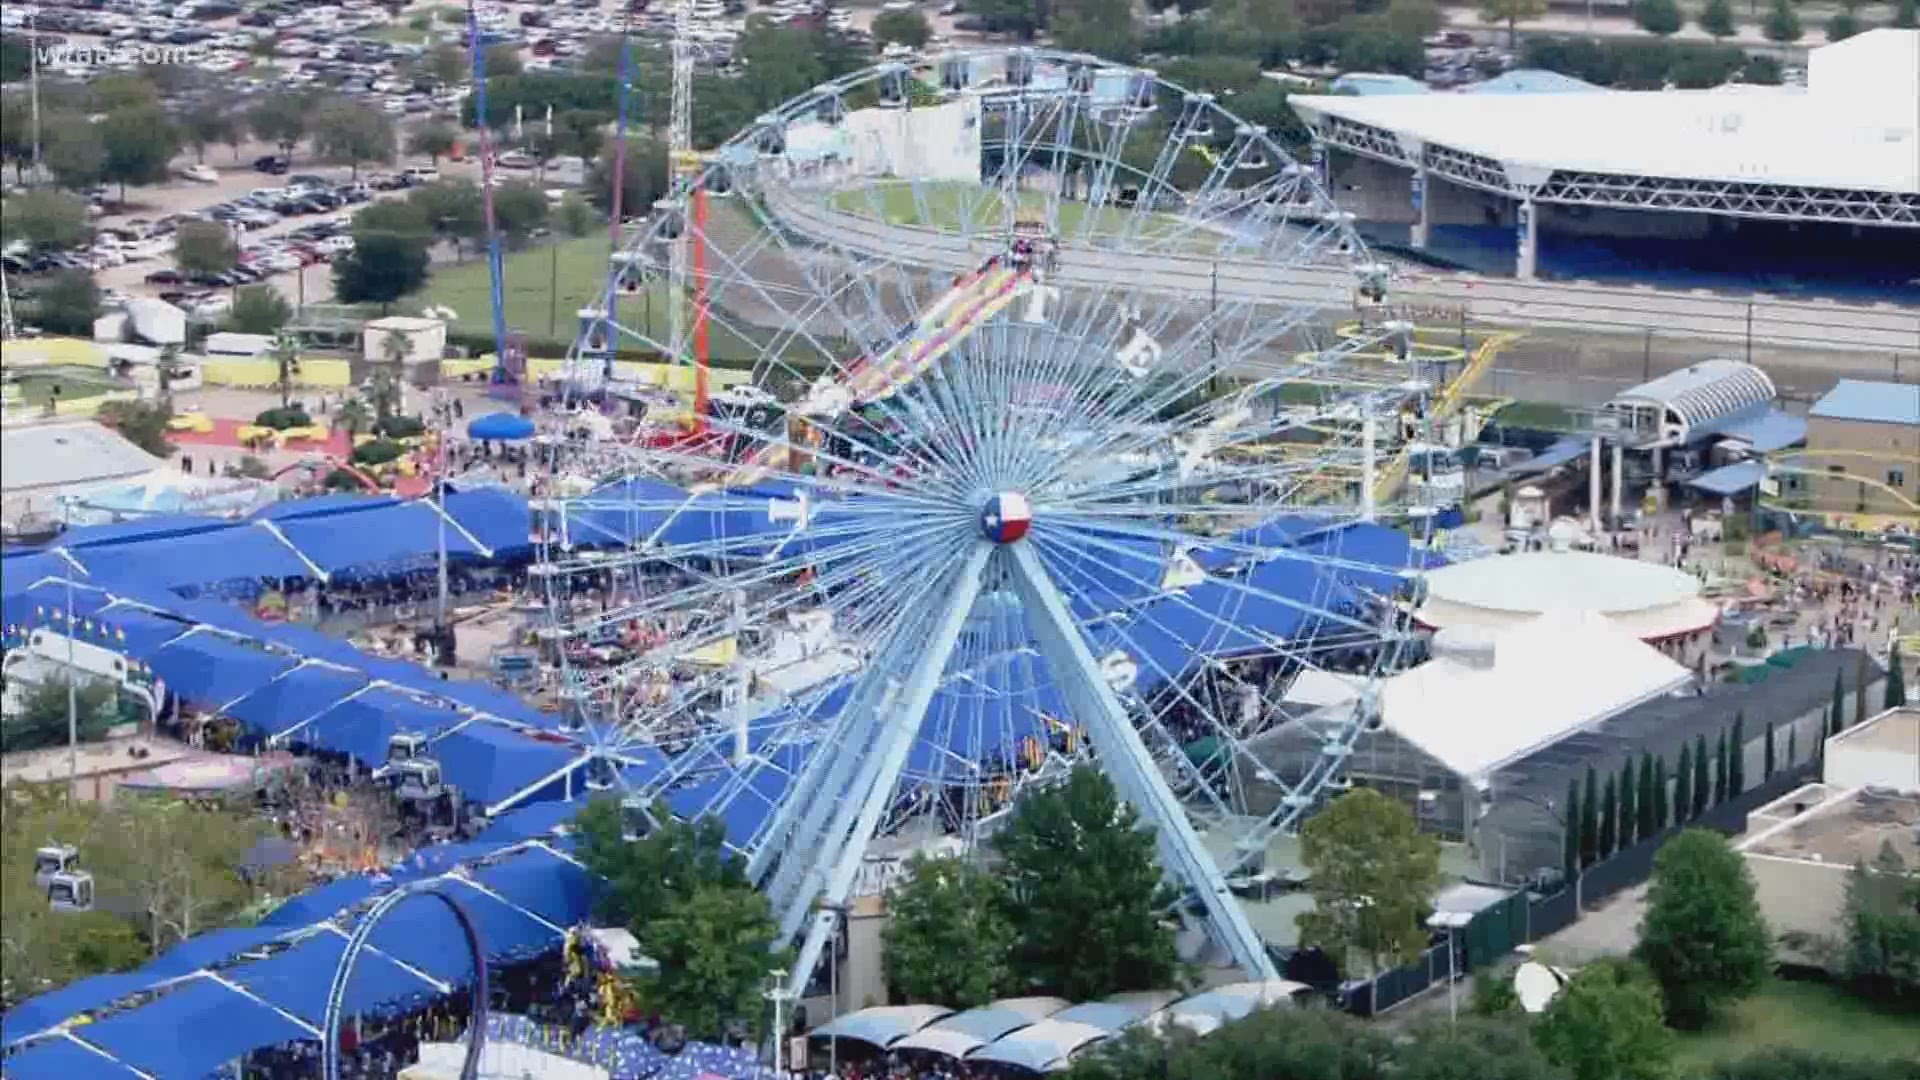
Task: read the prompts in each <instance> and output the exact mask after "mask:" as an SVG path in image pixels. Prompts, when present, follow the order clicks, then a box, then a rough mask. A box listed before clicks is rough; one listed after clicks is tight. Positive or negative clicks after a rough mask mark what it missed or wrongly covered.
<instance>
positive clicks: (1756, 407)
mask: <svg viewBox="0 0 1920 1080" xmlns="http://www.w3.org/2000/svg"><path fill="white" fill-rule="evenodd" d="M1774 395H1775V391H1774V386H1773V380H1772V379H1770V378H1768V377H1767V373H1766V372H1764V371H1761V370H1760V369H1759V368H1757V367H1754V366H1753V365H1752V364H1749V363H1746V362H1744V361H1740V360H1703V361H1701V362H1700V363H1698V364H1694V365H1693V366H1692V367H1687V368H1682V369H1681V370H1679V371H1673V372H1669V373H1667V374H1665V375H1662V376H1660V377H1659V378H1657V379H1654V380H1653V381H1651V382H1646V383H1642V384H1640V385H1639V386H1636V387H1634V388H1632V389H1631V390H1626V391H1623V392H1621V393H1620V394H1617V395H1615V396H1614V398H1613V400H1612V401H1609V402H1607V405H1606V411H1607V412H1609V413H1612V414H1613V415H1615V416H1617V417H1619V419H1620V427H1621V430H1622V433H1623V435H1624V437H1625V439H1626V441H1627V443H1628V445H1630V446H1633V447H1635V448H1636V449H1652V448H1654V447H1669V446H1687V445H1689V444H1692V443H1695V442H1698V441H1700V440H1701V439H1705V438H1709V437H1711V436H1716V435H1718V436H1723V437H1727V438H1744V439H1746V440H1747V441H1748V442H1749V443H1751V444H1753V448H1754V449H1755V450H1757V451H1760V452H1763V453H1764V452H1766V451H1768V450H1777V449H1779V448H1780V447H1782V446H1787V445H1790V444H1792V443H1794V442H1796V441H1798V440H1799V438H1801V437H1802V436H1804V435H1805V431H1806V425H1805V424H1804V423H1803V422H1801V421H1799V420H1798V419H1797V418H1793V417H1786V416H1783V415H1779V414H1775V413H1774V412H1773V401H1774ZM1789 429H1791V430H1789ZM1782 440H1784V441H1782Z"/></svg>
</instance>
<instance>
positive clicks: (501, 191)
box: [493, 180, 549, 247]
mask: <svg viewBox="0 0 1920 1080" xmlns="http://www.w3.org/2000/svg"><path fill="white" fill-rule="evenodd" d="M548 209H549V207H548V205H547V196H546V193H545V192H543V191H541V190H540V189H539V188H537V187H534V186H533V185H532V184H530V183H527V182H526V181H524V180H515V181H513V182H512V183H507V184H501V185H500V186H499V187H498V188H497V189H495V190H494V193H493V221H494V225H495V226H496V227H497V228H498V229H499V230H500V236H501V239H503V240H505V241H506V242H507V243H508V244H509V245H511V246H515V247H517V246H519V245H520V244H522V243H525V242H526V239H527V234H528V233H531V232H533V231H534V230H535V229H538V228H540V227H541V226H543V225H545V224H546V223H547V212H548Z"/></svg>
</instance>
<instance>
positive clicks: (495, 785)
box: [382, 721, 580, 806]
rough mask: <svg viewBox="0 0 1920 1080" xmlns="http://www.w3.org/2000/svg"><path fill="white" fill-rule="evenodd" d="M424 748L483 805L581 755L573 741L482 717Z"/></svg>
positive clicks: (521, 788)
mask: <svg viewBox="0 0 1920 1080" xmlns="http://www.w3.org/2000/svg"><path fill="white" fill-rule="evenodd" d="M384 745H385V744H384V743H383V744H382V757H384V756H385V750H384ZM428 752H429V753H430V754H432V755H433V758H434V760H436V761H438V762H439V763H440V769H441V772H442V774H443V775H445V776H446V777H447V779H448V780H451V781H453V782H455V783H457V784H459V785H460V794H461V795H463V796H465V797H466V798H467V799H469V800H472V801H474V802H477V803H480V804H481V805H483V806H484V805H491V804H493V803H496V802H499V801H501V800H502V799H505V798H507V797H508V796H510V795H516V794H518V793H520V792H521V791H524V790H526V789H527V788H529V787H532V786H533V785H534V784H535V783H537V782H538V781H540V780H541V779H543V778H545V777H547V776H549V775H551V774H553V773H554V772H557V771H558V770H559V769H560V768H561V767H562V766H564V765H566V764H567V763H568V762H569V761H573V760H575V759H576V758H578V757H579V756H580V751H579V750H578V749H577V748H575V747H573V746H569V745H565V744H561V743H552V742H546V741H543V740H539V739H534V738H531V737H529V736H526V735H522V734H520V733H519V732H515V731H508V730H507V729H506V728H502V727H499V726H496V725H494V724H489V723H487V722H485V721H474V722H472V723H469V724H467V725H466V726H465V727H462V728H460V729H459V730H458V731H455V732H452V733H451V734H448V735H446V736H444V737H442V738H439V739H435V740H434V742H433V745H432V747H431V749H430V750H429V751H428Z"/></svg>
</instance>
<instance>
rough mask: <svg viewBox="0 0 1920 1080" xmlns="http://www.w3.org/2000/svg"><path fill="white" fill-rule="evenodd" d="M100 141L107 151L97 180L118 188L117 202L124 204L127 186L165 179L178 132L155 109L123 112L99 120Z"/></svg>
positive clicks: (178, 144)
mask: <svg viewBox="0 0 1920 1080" xmlns="http://www.w3.org/2000/svg"><path fill="white" fill-rule="evenodd" d="M100 141H101V142H102V143H103V144H105V146H106V148H107V152H106V157H105V158H104V159H103V161H102V163H101V170H100V178H101V179H103V180H106V181H108V182H110V183H114V184H118V185H120V201H121V202H125V201H127V185H128V184H159V183H164V182H165V181H166V179H167V163H168V162H170V161H172V160H173V156H174V154H176V153H178V152H179V149H180V143H179V133H178V132H176V131H175V130H174V127H173V124H172V123H171V122H169V121H168V120H167V114H166V113H164V112H162V111H161V110H160V109H159V108H158V107H153V106H149V107H142V108H136V109H122V110H117V111H114V112H110V113H108V114H107V116H106V119H104V120H102V121H100Z"/></svg>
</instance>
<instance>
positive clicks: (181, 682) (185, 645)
mask: <svg viewBox="0 0 1920 1080" xmlns="http://www.w3.org/2000/svg"><path fill="white" fill-rule="evenodd" d="M148 663H150V664H152V665H153V670H154V671H155V672H156V673H157V674H158V675H159V676H160V678H161V679H163V680H164V681H165V682H166V684H167V688H168V689H169V690H172V691H173V692H174V694H176V695H177V696H179V697H180V698H182V699H184V700H186V701H190V702H193V703H195V704H197V705H202V706H207V707H212V708H218V707H220V706H222V705H225V704H226V703H227V702H229V701H236V700H238V699H240V698H242V697H245V696H246V695H248V694H251V693H253V692H254V691H255V690H258V689H260V688H261V687H263V686H265V685H267V684H268V683H270V682H272V681H273V680H274V679H275V678H276V677H278V676H280V675H284V674H286V673H287V672H288V671H291V670H292V669H293V668H294V666H295V665H296V663H297V661H295V660H294V659H293V658H291V657H289V656H286V655H285V654H283V653H270V652H266V651H265V650H262V649H259V648H257V647H255V646H252V645H247V644H244V643H242V642H238V641H234V640H233V639H232V638H226V637H221V636H219V635H217V634H212V633H205V632H202V633H198V634H189V635H187V636H186V637H182V638H178V639H176V640H174V641H172V642H170V643H168V644H166V645H164V646H162V647H160V648H159V649H158V650H156V651H155V652H154V653H153V655H152V656H151V657H149V658H148Z"/></svg>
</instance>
